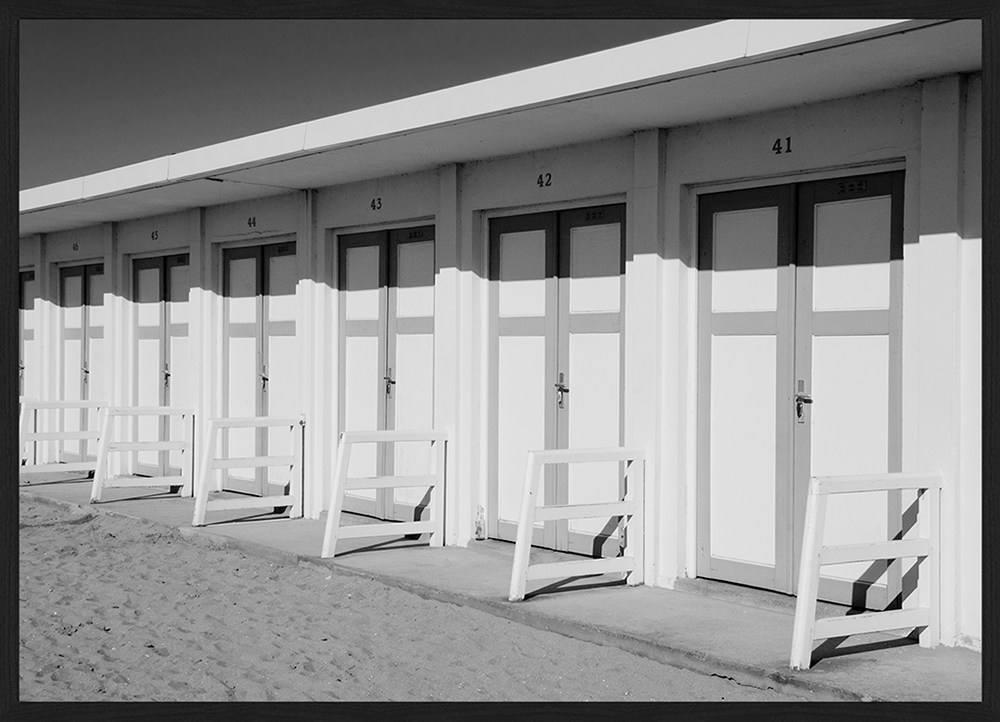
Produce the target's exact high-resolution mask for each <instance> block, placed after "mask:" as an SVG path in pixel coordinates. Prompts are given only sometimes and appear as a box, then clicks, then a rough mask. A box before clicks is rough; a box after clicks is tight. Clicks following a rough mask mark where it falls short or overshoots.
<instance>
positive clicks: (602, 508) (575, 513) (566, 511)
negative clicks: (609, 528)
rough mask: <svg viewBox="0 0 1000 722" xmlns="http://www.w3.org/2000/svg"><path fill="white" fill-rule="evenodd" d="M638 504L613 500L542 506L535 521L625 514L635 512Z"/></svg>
mask: <svg viewBox="0 0 1000 722" xmlns="http://www.w3.org/2000/svg"><path fill="white" fill-rule="evenodd" d="M636 508H637V507H636V505H635V503H633V502H624V503H623V502H620V501H619V502H611V503H607V504H576V503H574V504H557V505H554V506H540V507H538V508H537V509H535V521H549V520H550V519H586V518H589V517H597V516H600V517H604V518H605V519H607V517H611V516H624V515H626V514H634V513H635V512H636Z"/></svg>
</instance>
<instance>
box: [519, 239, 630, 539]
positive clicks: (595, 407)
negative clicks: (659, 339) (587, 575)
mask: <svg viewBox="0 0 1000 722" xmlns="http://www.w3.org/2000/svg"><path fill="white" fill-rule="evenodd" d="M613 228H614V229H615V237H614V239H613V240H617V231H618V226H617V225H615V226H613ZM574 230H578V229H574ZM617 247H618V244H617V243H615V244H614V249H615V250H614V253H612V254H608V255H610V256H611V257H612V260H613V261H614V262H615V270H616V271H617V261H618V250H617ZM585 280H595V281H608V280H610V281H613V286H614V290H615V291H616V293H617V295H618V297H619V298H620V296H621V281H620V277H619V276H618V274H617V273H615V275H613V276H611V277H608V276H602V277H598V278H591V279H586V278H585V279H577V278H575V277H574V278H572V279H571V283H570V288H571V289H573V288H574V287H575V286H576V284H577V283H580V282H582V281H585ZM571 292H572V291H571ZM567 381H568V383H567V385H568V386H569V388H570V392H569V394H568V397H569V398H568V403H567V409H566V411H568V429H567V432H568V447H569V448H571V449H572V448H606V447H614V446H617V445H618V443H619V442H620V440H621V384H620V382H621V337H620V335H619V334H617V333H579V334H574V333H572V332H571V333H570V334H569V368H568V377H567ZM619 467H620V464H619V463H618V462H616V461H609V462H599V463H591V464H571V465H569V467H568V469H567V476H568V489H567V497H566V501H567V503H569V504H590V503H600V502H611V501H617V500H618V499H619V498H621V494H620V490H619V486H620V482H621V479H620V473H619ZM536 519H539V517H537V516H536ZM570 519H571V521H570V523H569V525H568V529H569V530H570V531H571V532H573V531H576V532H582V533H585V534H598V533H600V532H601V531H602V530H603V529H604V527H605V525H606V524H607V521H608V520H607V519H578V518H570ZM615 536H616V534H612V537H615Z"/></svg>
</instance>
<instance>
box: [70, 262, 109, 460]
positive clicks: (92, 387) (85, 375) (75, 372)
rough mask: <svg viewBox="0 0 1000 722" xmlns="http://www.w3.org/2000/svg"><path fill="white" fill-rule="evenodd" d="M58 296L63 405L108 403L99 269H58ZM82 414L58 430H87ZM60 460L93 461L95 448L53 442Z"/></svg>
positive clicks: (98, 265)
mask: <svg viewBox="0 0 1000 722" xmlns="http://www.w3.org/2000/svg"><path fill="white" fill-rule="evenodd" d="M59 276H60V277H59V282H60V283H59V285H60V288H59V294H60V301H59V302H60V307H61V315H62V334H61V336H62V354H61V356H62V379H61V391H60V396H61V398H62V400H63V401H86V400H94V401H104V402H107V401H108V396H107V394H108V391H109V389H108V379H106V369H105V364H104V363H103V359H104V294H105V292H106V291H107V290H108V288H107V278H106V276H105V274H104V264H103V263H94V264H89V265H85V266H71V267H65V268H62V269H60V274H59ZM92 417H93V414H91V413H89V412H88V411H87V410H81V411H80V412H73V411H67V412H65V413H64V415H63V426H62V428H63V430H65V431H83V430H90V429H91V424H95V423H97V420H96V418H92ZM59 444H60V448H59V458H60V460H61V461H68V462H73V461H82V460H93V459H96V453H97V448H96V445H94V444H92V443H91V442H90V441H88V440H86V439H83V440H70V441H62V442H59Z"/></svg>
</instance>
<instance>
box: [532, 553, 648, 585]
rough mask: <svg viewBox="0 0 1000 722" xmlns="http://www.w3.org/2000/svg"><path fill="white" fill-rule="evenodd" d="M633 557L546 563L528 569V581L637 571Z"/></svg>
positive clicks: (533, 565)
mask: <svg viewBox="0 0 1000 722" xmlns="http://www.w3.org/2000/svg"><path fill="white" fill-rule="evenodd" d="M635 567H636V563H635V559H633V558H632V557H608V558H607V559H581V560H580V561H572V562H546V563H544V564H532V565H531V566H530V567H528V571H527V579H528V581H532V580H534V579H555V578H557V577H559V578H564V577H577V576H581V577H582V576H588V575H591V574H611V573H613V572H631V571H632V570H633V569H635Z"/></svg>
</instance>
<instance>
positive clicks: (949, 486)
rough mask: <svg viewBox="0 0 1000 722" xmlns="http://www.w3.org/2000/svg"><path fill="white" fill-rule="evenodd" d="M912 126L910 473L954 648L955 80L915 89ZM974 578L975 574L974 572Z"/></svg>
mask: <svg viewBox="0 0 1000 722" xmlns="http://www.w3.org/2000/svg"><path fill="white" fill-rule="evenodd" d="M922 100H923V105H922V115H921V128H920V225H919V234H920V243H919V262H918V268H919V271H918V279H917V280H918V284H919V291H918V293H919V301H918V304H917V315H918V320H917V328H918V331H917V334H918V338H917V367H918V368H917V388H918V398H917V402H916V403H917V409H916V412H917V417H918V421H917V425H918V426H917V447H916V449H915V453H914V455H913V456H911V457H910V458H912V459H913V462H912V463H913V465H914V467H915V469H917V470H928V471H933V470H940V471H941V472H942V474H943V476H944V489H943V493H942V503H941V539H942V545H941V546H942V549H941V590H942V598H941V607H942V618H941V641H942V642H943V643H944V644H954V643H955V637H956V629H957V614H958V601H959V598H960V595H961V593H962V590H961V589H960V580H961V574H960V565H961V564H962V561H963V560H962V557H961V554H960V549H959V545H958V540H959V530H960V528H961V524H960V520H959V518H958V516H959V515H958V512H959V498H960V495H961V492H962V482H963V479H962V475H961V473H960V468H959V457H958V448H959V439H960V425H959V411H960V409H959V406H960V395H959V394H960V378H959V340H960V318H959V310H960V309H959V303H960V294H959V291H960V286H959V280H960V268H961V236H960V231H961V221H962V199H961V168H962V137H963V131H964V127H963V126H964V123H963V118H962V115H963V110H962V81H961V79H960V78H959V77H958V76H950V77H946V78H941V79H938V80H931V81H927V82H925V83H924V85H923V98H922ZM977 573H978V572H977Z"/></svg>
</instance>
